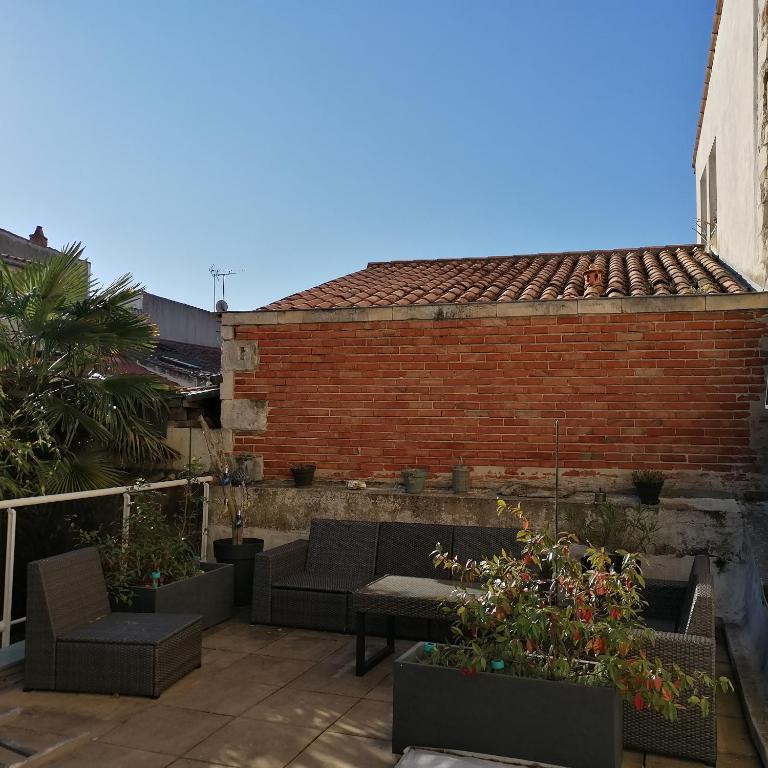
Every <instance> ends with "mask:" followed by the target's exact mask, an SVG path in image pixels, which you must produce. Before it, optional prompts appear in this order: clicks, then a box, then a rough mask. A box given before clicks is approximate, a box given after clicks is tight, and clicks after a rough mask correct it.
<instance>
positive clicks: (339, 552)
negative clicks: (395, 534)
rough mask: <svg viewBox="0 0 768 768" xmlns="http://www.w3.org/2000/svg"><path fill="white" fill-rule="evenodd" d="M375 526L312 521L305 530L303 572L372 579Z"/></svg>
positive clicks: (355, 522)
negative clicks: (305, 557)
mask: <svg viewBox="0 0 768 768" xmlns="http://www.w3.org/2000/svg"><path fill="white" fill-rule="evenodd" d="M378 533H379V524H378V523H370V522H368V521H365V520H326V519H322V518H315V519H313V520H312V524H311V526H310V529H309V547H308V549H307V564H306V570H307V571H308V572H310V573H326V574H327V573H340V574H342V573H343V574H349V575H350V576H353V577H355V578H357V579H358V580H361V581H364V580H366V579H368V580H370V579H373V573H374V567H375V564H376V542H377V540H378Z"/></svg>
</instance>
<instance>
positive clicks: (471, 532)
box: [452, 525, 523, 565]
mask: <svg viewBox="0 0 768 768" xmlns="http://www.w3.org/2000/svg"><path fill="white" fill-rule="evenodd" d="M518 530H519V529H518V528H501V527H489V528H485V527H479V526H474V525H457V526H456V527H455V528H454V529H453V552H452V554H453V555H455V556H456V557H458V558H459V562H460V563H461V564H462V565H463V564H464V563H466V562H467V560H478V561H480V560H483V559H485V558H487V557H492V556H493V555H498V554H501V550H502V549H504V550H506V552H507V554H509V555H510V556H512V557H520V556H521V555H522V553H523V545H522V544H521V543H520V542H518V541H517V532H518Z"/></svg>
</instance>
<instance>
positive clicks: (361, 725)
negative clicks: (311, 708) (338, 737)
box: [330, 699, 392, 740]
mask: <svg viewBox="0 0 768 768" xmlns="http://www.w3.org/2000/svg"><path fill="white" fill-rule="evenodd" d="M330 730H331V731H332V732H333V733H346V734H348V735H349V736H366V737H368V738H371V739H387V740H389V739H391V738H392V704H390V703H388V702H385V701H372V700H366V699H364V700H363V701H360V702H359V703H357V704H355V706H354V707H352V709H350V710H349V712H347V714H346V715H344V717H342V718H341V719H340V720H337V721H336V722H335V723H334V724H333V725H332V726H331V728H330Z"/></svg>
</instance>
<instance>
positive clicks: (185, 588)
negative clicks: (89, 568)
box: [77, 491, 234, 627]
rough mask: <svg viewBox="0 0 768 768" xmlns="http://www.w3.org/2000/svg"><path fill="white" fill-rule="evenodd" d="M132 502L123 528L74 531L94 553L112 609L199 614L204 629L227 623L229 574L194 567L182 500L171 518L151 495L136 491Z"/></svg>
mask: <svg viewBox="0 0 768 768" xmlns="http://www.w3.org/2000/svg"><path fill="white" fill-rule="evenodd" d="M133 498H134V501H133V503H132V509H131V515H130V522H129V525H128V526H127V527H126V528H123V527H122V526H120V527H119V528H118V529H115V528H114V527H112V528H109V527H106V528H101V529H99V530H97V531H85V530H80V531H78V532H77V538H78V539H79V543H80V544H82V545H85V546H95V547H96V548H97V549H98V550H99V554H100V556H101V565H102V569H103V571H104V579H105V582H106V585H107V591H108V592H109V596H110V600H111V602H112V605H113V607H114V608H115V609H116V610H121V609H122V610H130V611H139V612H144V611H152V612H159V613H199V614H201V615H202V616H203V625H204V626H206V627H207V626H211V625H212V624H215V623H218V622H219V621H223V620H224V619H226V618H229V617H230V616H231V615H232V613H233V600H232V590H233V586H232V584H233V578H234V569H233V568H232V566H218V564H216V563H201V562H200V558H199V557H198V555H197V552H196V550H195V548H194V546H193V544H192V535H191V533H192V530H191V529H192V528H193V525H194V523H193V519H192V516H191V515H190V514H189V508H188V505H187V502H188V499H186V498H185V500H184V504H183V505H182V508H181V510H176V511H175V512H174V513H171V512H168V511H166V510H164V509H163V504H162V497H161V496H160V495H159V494H157V493H154V492H151V491H142V492H140V493H137V494H136V495H135V496H134V497H133Z"/></svg>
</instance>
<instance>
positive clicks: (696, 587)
mask: <svg viewBox="0 0 768 768" xmlns="http://www.w3.org/2000/svg"><path fill="white" fill-rule="evenodd" d="M644 594H645V599H646V600H647V601H648V607H647V609H646V611H645V620H646V623H647V624H648V626H650V627H651V628H653V629H654V630H655V634H656V637H655V642H654V643H653V644H651V645H650V646H649V648H648V654H649V655H653V656H657V657H658V658H660V659H661V660H662V661H663V662H665V663H666V664H678V665H679V666H680V667H681V668H682V669H683V670H684V671H686V672H688V673H692V672H695V671H699V670H700V671H703V672H706V673H707V674H709V675H712V676H714V674H715V606H714V589H713V581H712V574H711V572H710V566H709V558H708V557H706V556H705V555H698V556H697V557H696V558H694V561H693V566H692V568H691V574H690V577H689V579H688V581H687V582H684V581H683V582H676V581H652V580H649V581H648V583H647V585H646V589H645V591H644ZM711 705H712V706H711V710H710V713H709V715H707V716H706V717H702V716H701V714H700V713H699V712H698V711H697V710H683V711H682V712H680V713H679V717H678V720H676V721H675V722H669V721H667V720H665V719H664V718H663V717H661V715H658V714H656V713H653V712H648V711H642V712H637V711H636V710H635V709H634V707H631V706H629V705H625V706H624V746H625V747H626V748H628V749H637V750H647V751H648V752H656V753H659V754H665V755H672V756H675V757H684V758H688V759H690V760H701V761H702V762H705V763H708V764H710V765H714V764H715V760H716V758H717V720H716V697H715V696H714V695H712V696H711Z"/></svg>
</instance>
